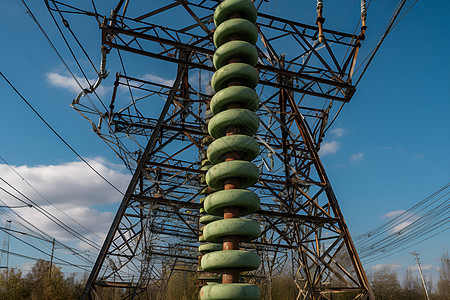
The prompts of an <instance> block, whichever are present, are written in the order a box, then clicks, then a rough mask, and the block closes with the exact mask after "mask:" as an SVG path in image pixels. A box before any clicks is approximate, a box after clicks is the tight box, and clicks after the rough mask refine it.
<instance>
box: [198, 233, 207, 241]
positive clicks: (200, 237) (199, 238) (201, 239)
mask: <svg viewBox="0 0 450 300" xmlns="http://www.w3.org/2000/svg"><path fill="white" fill-rule="evenodd" d="M198 241H199V242H201V243H203V242H206V240H205V235H203V234H202V235H201V236H199V237H198Z"/></svg>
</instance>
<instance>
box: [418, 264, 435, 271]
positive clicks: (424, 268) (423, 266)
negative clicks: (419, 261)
mask: <svg viewBox="0 0 450 300" xmlns="http://www.w3.org/2000/svg"><path fill="white" fill-rule="evenodd" d="M420 267H421V268H422V271H429V270H433V266H432V265H421V266H420Z"/></svg>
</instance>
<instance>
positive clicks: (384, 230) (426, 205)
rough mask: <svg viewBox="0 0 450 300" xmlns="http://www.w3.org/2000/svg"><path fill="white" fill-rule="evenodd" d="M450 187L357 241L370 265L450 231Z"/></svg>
mask: <svg viewBox="0 0 450 300" xmlns="http://www.w3.org/2000/svg"><path fill="white" fill-rule="evenodd" d="M449 202H450V184H446V185H445V186H443V187H442V188H440V189H439V190H438V191H436V192H434V193H433V194H431V195H430V196H428V197H427V198H425V199H424V200H422V201H420V202H419V203H417V204H416V205H414V206H413V207H411V208H409V209H408V210H405V211H403V212H401V213H400V214H399V215H398V216H396V217H394V218H393V219H391V220H390V221H388V222H386V223H385V224H382V225H380V226H378V227H377V228H375V229H373V230H371V231H369V232H366V233H364V234H361V235H358V236H356V237H355V238H354V241H355V244H356V246H357V248H358V253H359V256H360V258H361V259H362V260H365V261H366V263H369V262H374V261H377V260H380V259H382V258H385V257H387V256H391V255H393V254H396V253H398V252H401V251H403V250H405V249H408V248H409V247H411V246H413V245H416V244H418V243H421V242H423V241H425V240H428V239H430V238H432V237H434V236H436V235H438V234H441V233H443V232H445V231H447V230H449V229H450V227H449V226H448V224H449V223H450V217H449V211H450V203H449Z"/></svg>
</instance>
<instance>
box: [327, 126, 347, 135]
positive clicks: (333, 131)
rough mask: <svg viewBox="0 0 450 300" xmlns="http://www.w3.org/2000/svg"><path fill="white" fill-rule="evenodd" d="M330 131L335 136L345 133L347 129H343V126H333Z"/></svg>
mask: <svg viewBox="0 0 450 300" xmlns="http://www.w3.org/2000/svg"><path fill="white" fill-rule="evenodd" d="M330 132H331V133H332V134H334V135H336V136H343V135H344V134H346V133H347V130H345V129H344V128H334V129H333V130H331V131H330Z"/></svg>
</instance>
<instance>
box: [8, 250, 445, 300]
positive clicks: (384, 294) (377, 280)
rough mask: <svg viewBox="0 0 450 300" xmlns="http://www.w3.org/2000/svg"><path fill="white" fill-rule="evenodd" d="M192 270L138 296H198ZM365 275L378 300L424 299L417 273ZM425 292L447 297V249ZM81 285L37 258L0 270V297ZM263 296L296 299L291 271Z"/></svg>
mask: <svg viewBox="0 0 450 300" xmlns="http://www.w3.org/2000/svg"><path fill="white" fill-rule="evenodd" d="M196 277H197V274H196V273H195V272H183V271H175V272H174V273H173V274H171V276H170V280H168V281H167V283H166V284H165V285H164V288H163V289H164V296H163V298H161V293H160V292H161V287H160V288H158V289H157V290H155V289H152V287H149V289H148V292H147V293H146V294H145V295H144V296H143V297H139V298H140V299H155V300H159V299H164V300H197V299H198V288H199V282H198V280H197V278H196ZM368 278H369V281H370V284H371V287H372V289H373V292H374V294H375V299H377V300H416V299H417V300H419V299H426V296H425V290H424V288H423V284H422V281H421V279H420V277H419V276H415V275H413V273H412V271H411V270H410V269H408V270H407V271H406V274H405V275H404V276H403V279H401V280H400V279H399V275H398V273H397V272H396V271H394V270H392V269H391V268H390V267H389V266H383V267H381V268H380V269H377V270H375V271H374V272H372V273H369V274H368ZM425 284H426V286H427V287H428V294H429V297H430V299H433V300H449V299H450V259H449V255H448V252H446V253H444V254H443V255H442V257H441V265H440V268H439V278H438V280H437V283H436V284H434V283H433V279H432V278H431V277H428V278H425ZM83 288H84V280H83V279H76V278H75V275H74V274H72V275H70V276H67V277H66V276H64V273H62V272H61V268H60V267H57V266H54V265H52V266H51V264H50V262H49V261H45V260H38V261H37V262H36V263H35V264H34V266H33V267H32V269H31V271H30V272H28V273H27V274H23V273H22V271H20V270H18V269H14V268H11V269H8V270H3V271H1V272H0V300H1V299H5V300H9V299H11V300H13V299H14V300H16V299H31V300H41V299H42V300H44V299H45V300H48V299H61V300H63V299H64V300H65V299H68V300H70V299H80V297H81V293H82V291H83ZM261 291H262V295H261V299H262V300H269V299H270V300H291V299H296V297H297V294H298V288H297V286H296V285H295V283H294V281H293V280H292V274H290V273H288V272H286V273H282V274H280V275H278V276H275V277H274V278H272V280H271V281H270V284H269V285H268V284H267V282H266V283H262V284H261ZM98 296H99V297H100V299H108V300H115V299H121V298H122V297H124V296H126V295H125V291H124V290H122V289H99V290H98ZM355 296H356V294H352V293H343V294H333V295H332V296H331V295H328V297H329V298H330V299H334V300H351V299H354V297H355Z"/></svg>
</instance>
